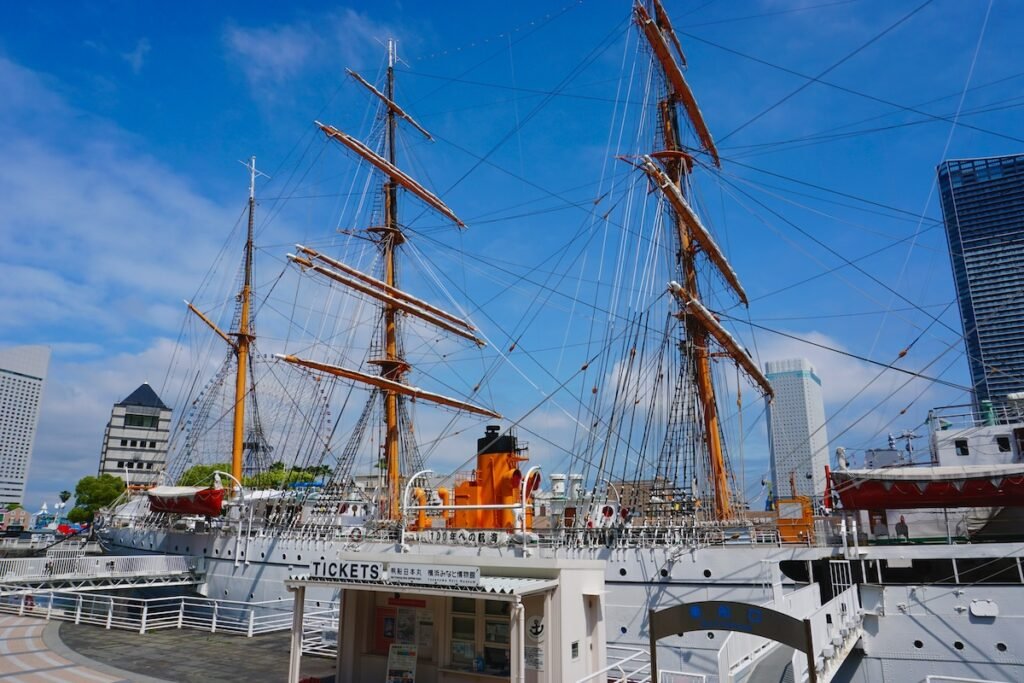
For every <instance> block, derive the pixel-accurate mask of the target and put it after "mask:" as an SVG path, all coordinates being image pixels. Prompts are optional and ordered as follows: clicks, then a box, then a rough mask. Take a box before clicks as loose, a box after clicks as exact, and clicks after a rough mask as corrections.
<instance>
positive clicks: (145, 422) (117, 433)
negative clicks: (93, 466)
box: [99, 384, 171, 486]
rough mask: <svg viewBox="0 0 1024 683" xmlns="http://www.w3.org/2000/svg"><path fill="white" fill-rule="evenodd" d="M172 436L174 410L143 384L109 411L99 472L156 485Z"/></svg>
mask: <svg viewBox="0 0 1024 683" xmlns="http://www.w3.org/2000/svg"><path fill="white" fill-rule="evenodd" d="M170 435H171V409H170V408H168V407H167V406H166V405H164V402H163V401H161V400H160V397H159V396H157V394H156V392H155V391H153V388H152V387H151V386H149V384H142V385H141V386H139V388H138V389H136V390H135V391H133V392H132V393H131V394H130V395H129V396H128V397H127V398H126V399H124V400H123V401H121V402H120V403H115V404H114V408H113V410H111V412H110V422H108V423H107V428H106V431H105V432H104V434H103V451H102V453H101V454H100V469H99V473H100V474H112V475H114V476H117V477H121V478H122V479H124V480H125V481H126V482H127V483H128V484H131V485H139V486H144V485H149V484H155V483H157V479H158V478H159V476H160V473H161V472H163V470H164V468H165V467H166V466H167V448H168V441H169V439H170Z"/></svg>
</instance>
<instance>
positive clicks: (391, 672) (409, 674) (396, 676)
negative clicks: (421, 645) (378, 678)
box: [385, 643, 416, 683]
mask: <svg viewBox="0 0 1024 683" xmlns="http://www.w3.org/2000/svg"><path fill="white" fill-rule="evenodd" d="M415 681H416V646H415V645H399V644H397V643H396V644H394V645H392V646H391V648H390V649H389V650H388V669H387V678H385V683H415Z"/></svg>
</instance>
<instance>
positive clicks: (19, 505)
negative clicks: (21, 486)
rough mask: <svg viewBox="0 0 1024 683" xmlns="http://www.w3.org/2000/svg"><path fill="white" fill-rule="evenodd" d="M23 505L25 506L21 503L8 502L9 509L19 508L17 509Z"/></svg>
mask: <svg viewBox="0 0 1024 683" xmlns="http://www.w3.org/2000/svg"><path fill="white" fill-rule="evenodd" d="M22 507H25V506H24V505H22V504H21V503H8V504H7V509H8V510H17V509H19V508H22Z"/></svg>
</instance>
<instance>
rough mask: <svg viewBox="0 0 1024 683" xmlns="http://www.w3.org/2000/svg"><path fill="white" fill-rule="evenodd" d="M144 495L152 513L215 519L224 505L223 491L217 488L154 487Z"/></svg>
mask: <svg viewBox="0 0 1024 683" xmlns="http://www.w3.org/2000/svg"><path fill="white" fill-rule="evenodd" d="M146 495H147V496H148V497H149V509H150V510H151V511H153V512H171V513H174V514H178V515H209V516H211V517H215V516H218V515H220V513H221V508H222V506H223V505H224V489H223V488H221V487H217V486H214V487H202V486H155V487H153V488H151V489H149V490H148V491H147V492H146Z"/></svg>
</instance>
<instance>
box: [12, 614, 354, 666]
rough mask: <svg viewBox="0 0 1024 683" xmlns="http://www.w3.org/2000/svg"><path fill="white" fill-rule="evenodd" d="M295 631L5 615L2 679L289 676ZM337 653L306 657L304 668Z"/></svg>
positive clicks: (326, 662)
mask: <svg viewBox="0 0 1024 683" xmlns="http://www.w3.org/2000/svg"><path fill="white" fill-rule="evenodd" d="M289 644H290V634H289V633H287V632H284V633H272V634H267V635H263V636H256V637H254V638H243V637H240V636H234V635H223V634H219V633H218V634H210V633H203V632H199V631H192V630H188V629H184V630H178V629H169V630H165V631H156V632H150V633H146V634H144V635H140V634H138V633H134V632H131V631H119V630H109V631H108V630H106V629H104V628H100V627H98V626H91V625H86V624H78V625H76V624H72V623H59V622H55V621H51V622H47V621H45V620H43V619H39V618H35V617H19V616H15V615H0V683H221V682H223V683H229V682H230V683H236V682H238V681H284V680H287V673H288V648H289ZM333 672H334V660H333V659H324V658H321V657H303V659H302V675H303V676H304V677H305V676H317V677H320V676H327V675H329V674H331V673H333Z"/></svg>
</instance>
